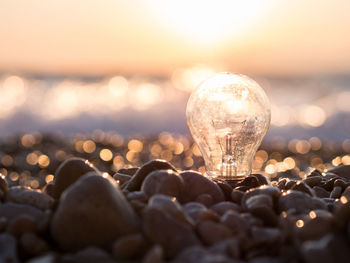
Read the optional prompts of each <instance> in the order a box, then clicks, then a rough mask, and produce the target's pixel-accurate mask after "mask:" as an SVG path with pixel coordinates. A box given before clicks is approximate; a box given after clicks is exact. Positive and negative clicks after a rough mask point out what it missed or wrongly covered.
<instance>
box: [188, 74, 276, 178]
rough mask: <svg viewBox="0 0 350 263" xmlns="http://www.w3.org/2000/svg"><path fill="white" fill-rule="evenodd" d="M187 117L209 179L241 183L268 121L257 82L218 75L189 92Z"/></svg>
mask: <svg viewBox="0 0 350 263" xmlns="http://www.w3.org/2000/svg"><path fill="white" fill-rule="evenodd" d="M186 117H187V125H188V127H189V130H190V132H191V134H192V137H193V139H194V141H195V142H196V143H197V145H198V147H199V149H200V151H201V153H202V156H203V159H204V162H205V168H206V174H207V175H208V176H209V177H217V178H219V179H225V180H240V179H243V178H244V177H246V176H248V175H249V174H250V173H251V169H252V162H253V158H254V155H255V152H256V150H257V149H258V147H259V145H260V144H261V141H262V140H263V138H264V136H265V134H266V132H267V130H268V128H269V125H270V119H271V110H270V103H269V100H268V98H267V96H266V94H265V92H264V90H263V89H262V88H261V87H260V86H259V84H258V83H256V82H255V81H254V80H252V79H250V78H248V77H246V76H243V75H236V74H231V73H218V74H216V75H214V76H213V77H211V78H209V79H208V80H206V81H204V82H203V83H202V84H201V85H200V86H199V87H198V88H197V89H196V90H195V91H194V92H193V93H192V95H191V97H190V99H189V100H188V103H187V109H186Z"/></svg>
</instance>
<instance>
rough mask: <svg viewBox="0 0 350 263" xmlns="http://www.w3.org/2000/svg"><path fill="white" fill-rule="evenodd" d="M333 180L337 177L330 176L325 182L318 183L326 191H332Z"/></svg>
mask: <svg viewBox="0 0 350 263" xmlns="http://www.w3.org/2000/svg"><path fill="white" fill-rule="evenodd" d="M335 180H337V178H331V179H329V180H327V181H325V182H322V183H321V184H319V186H321V187H322V188H324V189H325V190H327V191H332V190H333V186H334V181H335Z"/></svg>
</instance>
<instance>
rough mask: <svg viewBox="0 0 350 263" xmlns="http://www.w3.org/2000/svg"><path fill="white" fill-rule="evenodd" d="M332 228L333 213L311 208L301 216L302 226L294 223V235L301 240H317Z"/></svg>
mask: <svg viewBox="0 0 350 263" xmlns="http://www.w3.org/2000/svg"><path fill="white" fill-rule="evenodd" d="M333 229H334V227H333V215H332V214H331V213H330V212H328V211H325V210H313V211H311V212H310V213H309V215H307V216H305V217H304V218H303V226H302V227H298V226H297V225H295V232H296V235H297V237H298V239H300V240H302V241H306V240H318V239H320V238H321V237H323V236H324V235H326V234H328V233H329V232H332V231H333Z"/></svg>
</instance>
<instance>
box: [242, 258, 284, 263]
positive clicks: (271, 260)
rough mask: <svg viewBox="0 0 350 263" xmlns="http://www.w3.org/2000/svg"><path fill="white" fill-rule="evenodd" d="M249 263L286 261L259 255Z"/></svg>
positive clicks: (280, 262)
mask: <svg viewBox="0 0 350 263" xmlns="http://www.w3.org/2000/svg"><path fill="white" fill-rule="evenodd" d="M248 263H284V261H283V260H281V259H279V258H273V257H257V258H253V259H251V260H249V261H248Z"/></svg>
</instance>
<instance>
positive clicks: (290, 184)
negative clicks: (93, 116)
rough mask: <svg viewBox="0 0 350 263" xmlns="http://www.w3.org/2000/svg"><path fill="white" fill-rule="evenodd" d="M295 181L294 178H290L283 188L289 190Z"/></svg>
mask: <svg viewBox="0 0 350 263" xmlns="http://www.w3.org/2000/svg"><path fill="white" fill-rule="evenodd" d="M296 183H297V181H295V180H290V181H288V182H287V183H286V184H285V189H287V190H289V189H292V187H293V186H294V185H295V184H296Z"/></svg>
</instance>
